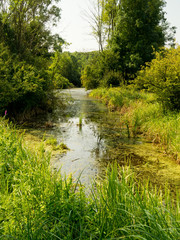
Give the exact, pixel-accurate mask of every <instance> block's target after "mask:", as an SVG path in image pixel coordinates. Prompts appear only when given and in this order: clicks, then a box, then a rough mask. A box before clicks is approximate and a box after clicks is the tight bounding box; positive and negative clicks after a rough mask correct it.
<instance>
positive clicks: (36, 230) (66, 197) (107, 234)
mask: <svg viewBox="0 0 180 240" xmlns="http://www.w3.org/2000/svg"><path fill="white" fill-rule="evenodd" d="M22 143H23V136H20V135H19V134H18V133H17V131H16V129H14V127H13V126H9V124H8V123H7V122H6V121H4V120H0V179H1V181H0V223H1V224H0V238H1V239H3V240H6V239H18V240H21V239H22V240H26V239H28V240H29V239H31V240H37V239H38V240H39V239H41V240H43V239H47V240H54V239H69V240H74V239H82V240H85V239H146V240H150V239H152V240H154V239H158V240H159V239H162V240H163V239H164V240H170V239H171V240H174V239H180V206H179V195H178V192H177V194H176V199H175V198H174V196H173V197H172V196H171V194H170V192H169V191H168V189H166V190H165V192H164V193H162V192H161V191H160V190H156V189H154V188H152V186H151V185H150V184H149V183H148V181H141V182H140V181H139V180H137V178H136V176H135V174H134V173H133V171H132V170H131V169H130V168H128V167H127V168H118V167H117V166H116V165H114V167H112V168H108V170H107V175H106V176H105V177H104V180H102V179H101V180H97V181H96V182H95V183H94V184H93V186H92V188H91V189H92V191H91V193H90V194H88V195H86V194H85V190H84V187H83V186H81V184H80V182H79V181H78V180H73V178H72V177H69V178H64V177H62V175H61V173H60V172H55V171H54V170H53V171H52V169H51V168H50V155H49V154H47V153H46V152H45V151H44V147H43V143H42V145H41V149H40V150H39V151H38V152H36V153H32V152H31V151H29V149H28V148H27V147H23V145H22Z"/></svg>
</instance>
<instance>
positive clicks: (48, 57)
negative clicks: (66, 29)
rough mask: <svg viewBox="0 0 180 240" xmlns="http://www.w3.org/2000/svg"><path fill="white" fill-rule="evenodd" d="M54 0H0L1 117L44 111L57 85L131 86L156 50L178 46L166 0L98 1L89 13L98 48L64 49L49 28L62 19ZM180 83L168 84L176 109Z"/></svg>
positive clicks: (60, 40)
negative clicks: (175, 42)
mask: <svg viewBox="0 0 180 240" xmlns="http://www.w3.org/2000/svg"><path fill="white" fill-rule="evenodd" d="M55 2H56V5H55ZM55 2H54V1H52V0H45V1H42V0H38V1H35V0H17V1H13V0H6V1H1V2H0V31H1V35H0V114H1V115H3V114H4V112H5V110H8V114H9V116H10V115H11V114H12V115H14V116H15V115H17V114H19V113H22V112H28V111H31V110H32V109H34V108H41V109H42V110H46V109H48V108H49V105H51V102H52V101H51V100H52V90H53V89H55V88H67V87H73V86H77V87H80V86H81V85H82V86H83V87H85V88H87V89H90V88H96V87H99V86H105V87H109V86H118V85H122V84H123V85H124V84H125V85H126V84H130V83H131V81H132V80H133V79H134V78H135V77H136V76H137V72H138V71H139V70H140V69H141V66H145V63H146V62H151V60H152V59H153V58H155V57H156V53H155V52H157V51H159V50H160V49H161V48H162V47H164V45H165V44H167V43H169V44H170V45H171V46H172V47H173V46H174V41H173V39H174V28H172V29H170V27H169V25H168V23H167V21H166V19H165V17H164V14H165V13H164V11H163V7H164V5H165V1H164V0H153V1H152V0H151V1H150V0H148V1H143V0H140V1H139V0H138V1H137V0H122V1H118V0H115V1H111V0H103V1H99V0H97V1H95V5H94V6H95V8H94V10H95V11H94V12H93V11H92V12H91V13H92V16H93V17H94V20H97V21H96V25H95V26H93V22H94V21H93V18H92V16H89V21H90V22H91V21H92V24H91V26H92V28H93V35H94V36H95V37H96V39H97V40H98V43H99V51H96V52H89V53H78V52H75V53H69V52H62V46H63V45H65V44H66V42H65V40H63V39H62V38H61V37H60V36H59V35H58V34H54V35H53V34H52V33H51V31H50V29H51V25H57V24H58V23H59V20H60V18H61V9H60V8H59V7H58V3H59V2H60V0H56V1H55ZM97 9H98V11H96V10H97ZM103 44H104V45H103ZM177 74H178V71H177ZM141 76H142V74H141ZM139 79H140V78H139ZM163 79H164V78H163ZM173 79H177V78H176V77H175V78H173ZM178 80H179V78H178ZM163 81H165V82H166V80H163ZM153 84H154V83H153ZM168 84H169V83H167V85H168ZM145 85H146V86H145ZM147 85H148V84H144V82H143V81H142V84H140V83H139V84H138V86H139V87H140V86H141V87H145V88H146V89H147V88H150V87H149V85H148V86H147ZM165 85H166V83H165ZM177 85H178V84H177V83H176V81H175V82H174V85H173V89H172V88H170V87H169V88H168V91H169V90H170V91H171V90H172V91H173V94H174V96H175V95H176V97H175V98H176V99H175V100H172V99H173V97H172V94H170V95H171V96H170V98H171V100H170V101H171V102H172V104H171V106H173V107H175V108H179V103H178V100H177V94H179V90H178V89H179V85H178V87H177ZM151 86H152V83H151ZM174 88H175V89H176V90H174ZM151 90H153V91H154V89H152V88H151ZM173 101H174V102H173ZM48 103H49V104H48Z"/></svg>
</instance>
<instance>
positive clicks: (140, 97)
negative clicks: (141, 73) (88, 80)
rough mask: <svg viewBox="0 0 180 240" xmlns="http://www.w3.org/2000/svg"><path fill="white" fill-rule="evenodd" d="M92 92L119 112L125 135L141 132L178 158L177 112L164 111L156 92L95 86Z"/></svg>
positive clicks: (179, 124)
mask: <svg viewBox="0 0 180 240" xmlns="http://www.w3.org/2000/svg"><path fill="white" fill-rule="evenodd" d="M91 95H92V96H94V97H97V98H100V99H101V100H102V101H103V102H105V103H106V104H107V105H110V109H116V110H118V111H119V112H120V114H121V120H122V124H123V123H124V126H126V127H127V134H128V137H136V136H137V135H138V134H141V133H143V134H144V135H146V137H147V138H148V139H149V140H151V141H152V142H153V143H158V144H161V145H162V146H163V148H164V150H165V151H166V152H167V153H168V154H171V156H173V157H174V158H175V159H176V161H177V162H180V113H179V112H171V111H166V112H164V109H163V107H162V105H161V104H160V103H159V102H158V101H157V97H156V96H155V95H153V94H149V93H146V92H140V91H139V92H138V91H135V90H133V89H131V88H129V89H128V88H110V89H96V90H94V91H92V92H91ZM120 98H121V99H122V100H121V103H120V102H119V99H120ZM112 104H113V107H112Z"/></svg>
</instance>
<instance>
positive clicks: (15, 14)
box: [0, 0, 62, 61]
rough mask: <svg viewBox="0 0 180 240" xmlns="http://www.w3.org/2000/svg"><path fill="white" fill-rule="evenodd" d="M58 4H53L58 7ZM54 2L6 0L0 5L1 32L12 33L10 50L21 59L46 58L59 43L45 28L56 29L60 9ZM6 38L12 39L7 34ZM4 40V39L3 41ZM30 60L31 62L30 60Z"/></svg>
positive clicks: (51, 0)
mask: <svg viewBox="0 0 180 240" xmlns="http://www.w3.org/2000/svg"><path fill="white" fill-rule="evenodd" d="M59 1H60V0H56V1H55V2H56V3H58V2H59ZM53 2H54V1H53V0H6V1H2V2H1V4H0V16H1V28H2V29H3V30H4V31H6V32H9V31H10V30H11V32H12V33H13V44H10V45H9V47H10V50H11V51H12V52H14V53H15V54H18V55H19V57H20V58H21V59H24V58H25V60H27V61H28V60H29V58H30V57H31V56H32V55H33V57H34V56H39V55H47V54H48V52H49V51H50V50H51V49H52V48H53V46H54V44H56V45H57V41H58V40H59V43H61V42H62V39H61V38H60V37H59V36H57V35H54V36H53V35H52V34H51V32H50V30H49V29H48V28H47V26H48V25H49V24H50V23H52V24H53V25H55V24H56V23H57V21H58V20H59V19H60V8H59V7H57V6H55V5H54V4H53ZM7 36H9V37H10V36H12V34H11V35H10V34H8V35H7ZM6 40H7V37H6ZM31 60H32V59H31Z"/></svg>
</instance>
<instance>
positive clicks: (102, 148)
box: [24, 88, 180, 189]
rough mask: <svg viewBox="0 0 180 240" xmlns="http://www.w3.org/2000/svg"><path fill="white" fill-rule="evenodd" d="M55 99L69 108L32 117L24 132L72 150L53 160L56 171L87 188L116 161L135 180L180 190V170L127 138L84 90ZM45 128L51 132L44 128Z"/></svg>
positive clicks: (156, 150)
mask: <svg viewBox="0 0 180 240" xmlns="http://www.w3.org/2000/svg"><path fill="white" fill-rule="evenodd" d="M56 96H57V97H58V98H59V99H63V101H65V102H66V103H67V104H66V105H65V106H64V107H61V106H60V105H57V107H55V109H54V110H53V112H52V113H48V114H42V115H39V116H37V117H34V118H32V119H31V122H30V123H28V124H27V125H25V126H24V128H25V129H26V131H27V132H28V133H30V134H32V135H36V136H38V137H39V138H41V137H42V136H43V135H44V134H45V133H46V134H47V135H48V136H52V137H54V138H56V139H57V142H58V143H61V142H63V143H65V144H66V145H67V147H68V148H69V149H70V150H68V151H67V152H66V153H63V154H57V155H56V156H55V157H53V158H52V163H51V164H52V166H53V168H54V169H57V170H59V169H61V172H62V174H65V175H67V176H68V175H69V174H73V177H75V178H78V177H80V180H81V182H82V184H85V185H86V186H89V184H90V183H91V182H92V181H93V179H94V178H96V176H97V175H101V174H103V173H104V171H105V169H106V167H107V165H108V164H109V163H113V162H115V161H116V162H117V163H118V164H119V165H121V166H125V165H130V167H131V168H133V169H134V171H136V172H137V175H138V177H139V178H146V179H147V178H149V179H150V181H151V182H152V183H153V184H158V185H165V184H166V183H168V184H169V185H170V187H171V189H175V188H178V189H180V165H177V164H176V163H175V162H174V161H173V160H171V159H170V157H168V156H167V155H166V154H165V153H164V151H163V149H162V148H161V147H160V146H157V145H153V144H152V143H150V142H147V141H146V139H145V138H143V137H141V136H140V137H137V138H131V139H130V138H128V134H127V129H126V128H125V127H124V126H123V125H122V123H121V118H120V114H119V113H117V112H110V111H109V110H108V109H107V107H106V106H105V105H104V104H103V103H101V102H100V101H99V100H96V99H94V98H91V97H88V93H87V92H86V91H85V89H82V88H79V89H77V88H75V89H70V90H63V91H62V90H61V91H60V90H58V91H57V92H56ZM47 123H51V124H52V127H49V128H46V127H45V126H46V125H47Z"/></svg>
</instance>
